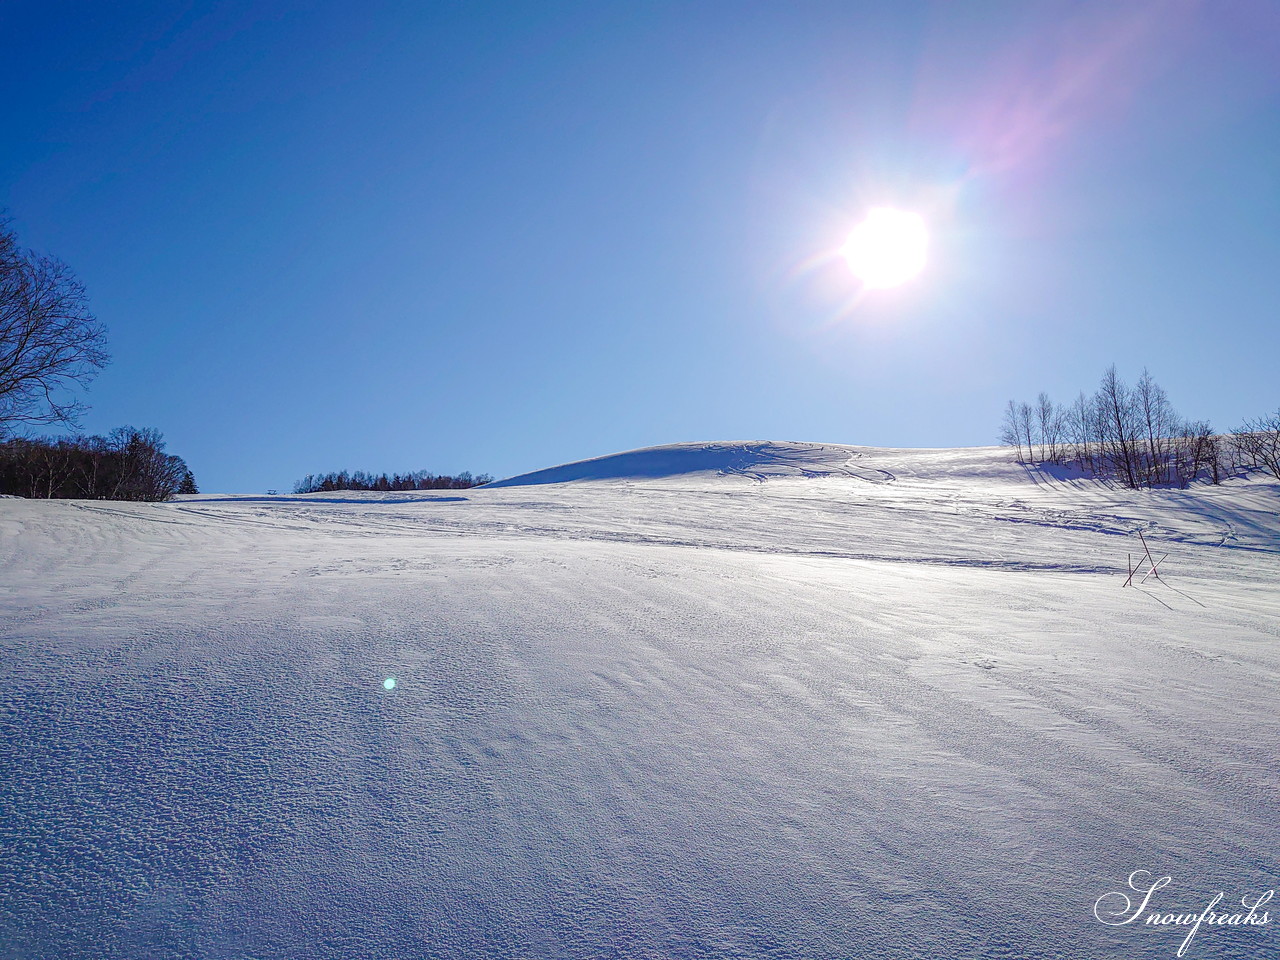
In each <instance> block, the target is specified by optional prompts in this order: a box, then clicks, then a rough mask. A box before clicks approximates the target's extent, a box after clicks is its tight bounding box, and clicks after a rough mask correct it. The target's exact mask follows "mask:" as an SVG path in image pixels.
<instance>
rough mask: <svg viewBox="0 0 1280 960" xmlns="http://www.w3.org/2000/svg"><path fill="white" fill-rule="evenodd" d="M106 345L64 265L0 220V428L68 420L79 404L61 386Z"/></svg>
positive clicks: (79, 382) (87, 371)
mask: <svg viewBox="0 0 1280 960" xmlns="http://www.w3.org/2000/svg"><path fill="white" fill-rule="evenodd" d="M105 345H106V335H105V331H104V330H103V328H102V325H101V324H99V323H98V321H97V320H96V319H95V318H94V316H93V314H92V313H90V312H89V308H88V299H87V297H86V296H85V291H84V287H83V286H82V285H81V283H80V282H79V281H78V280H77V279H76V278H75V276H74V274H72V272H71V270H70V269H69V268H68V267H67V266H66V265H65V264H63V263H61V262H60V261H58V260H55V259H53V258H52V257H46V256H41V255H38V254H34V253H31V252H30V251H27V250H23V249H22V248H21V247H19V246H18V241H17V237H16V235H15V234H14V232H13V230H12V229H11V228H10V227H9V224H8V221H6V220H0V435H3V434H4V433H5V432H6V430H7V428H11V426H12V425H13V424H17V423H58V422H63V423H67V422H74V420H75V417H76V415H77V414H78V413H79V411H80V410H81V409H82V405H81V404H80V403H78V402H76V401H75V400H74V399H72V398H71V397H70V396H69V395H68V390H69V389H70V388H72V387H74V386H84V385H85V384H87V383H88V382H89V381H90V380H92V379H93V377H94V376H95V375H96V374H97V372H98V370H99V369H101V368H102V367H103V366H105V365H106V363H107V360H108V357H107V352H106V349H105Z"/></svg>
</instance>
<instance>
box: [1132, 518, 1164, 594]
mask: <svg viewBox="0 0 1280 960" xmlns="http://www.w3.org/2000/svg"><path fill="white" fill-rule="evenodd" d="M1138 539H1139V540H1141V541H1142V549H1143V552H1144V555H1143V556H1141V557H1139V558H1138V565H1137V566H1136V567H1135V566H1134V565H1133V554H1132V553H1131V554H1129V579H1128V580H1126V581H1125V582H1124V585H1125V586H1126V587H1127V586H1129V585H1130V584H1132V583H1133V578H1134V577H1136V576H1137V575H1138V574H1139V573H1141V572H1142V569H1143V567H1146V566H1150V568H1151V569H1149V570H1148V571H1147V575H1146V576H1145V577H1143V578H1142V579H1141V580H1139V581H1138V584H1139V586H1141V585H1142V584H1144V583H1146V582H1147V580H1149V579H1150V578H1151V577H1155V578H1156V579H1157V580H1159V579H1160V573H1159V570H1158V568H1159V566H1160V564H1162V563H1164V561H1165V559H1166V558H1167V557H1168V556H1169V555H1168V554H1167V553H1166V554H1165V555H1164V556H1163V557H1161V558H1160V559H1159V560H1153V559H1152V558H1151V548H1150V547H1149V546H1147V538H1146V537H1144V536H1143V535H1142V531H1141V530H1139V531H1138ZM1162 582H1163V581H1162Z"/></svg>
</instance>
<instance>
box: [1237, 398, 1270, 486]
mask: <svg viewBox="0 0 1280 960" xmlns="http://www.w3.org/2000/svg"><path fill="white" fill-rule="evenodd" d="M1233 439H1234V440H1235V445H1236V448H1237V449H1238V450H1239V452H1240V455H1241V459H1242V460H1243V461H1244V463H1245V465H1246V466H1250V467H1255V468H1261V469H1263V470H1269V471H1270V472H1271V474H1272V476H1274V477H1276V478H1277V479H1280V410H1277V411H1276V412H1275V413H1269V414H1267V415H1266V416H1262V417H1258V418H1257V419H1255V420H1246V421H1245V422H1244V423H1242V424H1241V425H1240V426H1238V427H1236V430H1235V437H1234V438H1233Z"/></svg>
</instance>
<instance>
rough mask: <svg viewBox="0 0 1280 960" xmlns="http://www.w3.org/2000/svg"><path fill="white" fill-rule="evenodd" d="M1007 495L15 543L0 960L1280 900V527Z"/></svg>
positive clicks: (388, 519)
mask: <svg viewBox="0 0 1280 960" xmlns="http://www.w3.org/2000/svg"><path fill="white" fill-rule="evenodd" d="M1005 458H1006V454H1004V453H1003V452H1000V451H994V450H990V449H986V450H957V451H943V450H940V451H905V450H874V449H871V448H848V447H840V446H837V445H808V444H780V443H744V444H688V445H679V446H676V447H670V448H656V449H655V450H654V451H637V452H633V453H631V454H627V455H622V456H621V457H619V458H601V459H599V460H596V461H586V462H584V464H574V465H567V466H566V467H563V468H553V469H552V470H551V471H540V472H539V473H538V474H533V475H530V476H531V478H532V479H530V480H528V481H527V482H525V481H524V480H522V479H521V478H514V479H513V480H512V481H507V482H505V483H504V484H499V485H495V486H494V487H492V488H479V489H473V490H467V491H461V492H458V493H457V495H452V494H450V495H449V496H444V495H442V496H435V495H416V494H415V495H400V494H391V495H369V494H352V495H350V496H346V495H341V496H337V495H316V496H311V497H296V498H290V497H274V498H262V497H256V498H255V497H245V498H218V497H190V498H184V499H182V500H179V501H176V502H173V503H168V504H118V503H112V504H106V503H92V502H42V501H23V500H16V499H5V500H3V501H0V564H3V568H4V571H5V575H4V580H3V597H4V602H3V605H2V606H0V643H2V644H3V654H4V655H3V658H0V677H2V678H3V686H2V687H0V689H2V690H3V710H2V711H0V725H2V726H3V744H4V747H3V760H4V763H3V771H2V773H3V775H2V777H0V957H6V958H7V957H14V958H19V957H21V958H27V957H33V958H35V957H38V958H44V957H65V958H81V957H84V958H91V957H92V958H116V957H119V958H136V957H192V958H197V957H198V958H257V960H266V958H272V960H274V958H294V957H298V958H302V957H306V958H347V957H361V958H374V960H380V958H417V957H450V958H452V957H457V958H465V957H566V958H579V957H581V958H587V957H655V958H658V957H770V958H783V957H794V958H819V957H822V958H828V957H845V958H863V957H865V958H899V957H901V958H907V957H912V958H914V957H997V958H1020V957H1025V958H1051V960H1054V958H1060V960H1066V958H1084V957H1089V958H1092V957H1116V958H1120V957H1123V958H1156V957H1161V958H1163V957H1172V956H1174V954H1175V951H1176V950H1177V947H1178V945H1179V944H1180V942H1181V940H1182V937H1183V936H1185V930H1184V929H1179V928H1151V927H1141V926H1139V925H1136V924H1135V925H1133V926H1129V927H1119V928H1108V927H1105V926H1103V925H1101V924H1099V923H1098V922H1097V921H1096V920H1094V918H1093V916H1092V913H1091V910H1092V908H1093V904H1094V901H1095V900H1096V899H1097V898H1098V897H1100V896H1101V895H1102V894H1104V893H1107V892H1109V891H1112V890H1119V889H1123V888H1124V880H1125V878H1126V877H1127V876H1128V875H1129V874H1130V873H1131V872H1132V871H1134V870H1138V869H1147V870H1151V871H1153V872H1154V873H1155V874H1156V875H1162V874H1169V875H1171V876H1172V877H1173V878H1174V883H1173V885H1172V886H1171V887H1170V888H1169V889H1168V890H1167V891H1166V892H1165V893H1164V894H1163V896H1164V900H1165V902H1164V905H1163V906H1164V909H1167V910H1176V911H1177V912H1199V910H1200V909H1202V908H1203V907H1204V905H1205V904H1207V903H1208V901H1209V899H1210V898H1211V897H1212V896H1213V894H1214V893H1216V892H1217V891H1219V890H1223V891H1224V892H1226V894H1227V898H1228V899H1227V903H1226V904H1224V908H1225V907H1226V906H1227V905H1229V904H1231V903H1233V902H1238V897H1239V896H1241V895H1243V894H1245V893H1256V892H1261V891H1263V890H1266V889H1271V888H1276V887H1280V877H1278V876H1277V873H1278V872H1280V870H1278V868H1277V861H1276V850H1277V841H1278V840H1280V817H1278V816H1277V813H1278V810H1277V799H1276V798H1277V795H1278V793H1277V788H1278V787H1280V765H1278V764H1277V749H1276V743H1277V738H1278V736H1280V718H1278V717H1277V713H1276V703H1277V696H1276V693H1277V684H1278V681H1280V657H1278V656H1277V643H1278V642H1280V589H1278V587H1277V584H1280V517H1278V514H1280V485H1277V484H1276V483H1274V482H1267V481H1264V480H1261V479H1257V478H1255V479H1251V480H1232V481H1230V482H1228V483H1226V484H1224V485H1223V486H1221V487H1217V488H1211V487H1196V488H1194V489H1192V490H1188V491H1151V492H1138V493H1134V492H1126V491H1121V490H1117V489H1113V488H1110V487H1108V486H1106V485H1103V484H1097V483H1091V482H1087V481H1069V480H1068V481H1062V480H1055V479H1053V478H1051V477H1047V476H1045V475H1042V474H1040V473H1038V472H1031V473H1029V472H1028V471H1026V470H1024V469H1023V468H1020V467H1015V466H1014V465H1012V464H1009V463H1007V462H1006V459H1005ZM565 480H568V481H569V482H564V481H565ZM1137 531H1141V532H1142V533H1143V534H1144V536H1146V537H1147V539H1148V541H1149V542H1150V543H1151V545H1152V550H1153V551H1156V552H1157V555H1159V554H1160V553H1164V552H1166V551H1167V552H1169V553H1170V557H1169V559H1168V560H1167V561H1166V562H1165V564H1163V565H1162V567H1161V570H1162V573H1163V574H1164V577H1165V582H1156V581H1148V582H1147V584H1145V585H1143V586H1141V587H1139V588H1137V589H1121V586H1120V585H1121V583H1122V582H1123V580H1124V575H1125V573H1126V569H1127V559H1126V554H1127V553H1134V554H1136V553H1137V552H1138V551H1140V549H1141V547H1140V545H1139V543H1138V540H1137V537H1136V536H1135V535H1134V534H1135V533H1136V532H1137ZM388 676H394V677H396V678H397V686H396V688H395V689H394V690H392V691H386V690H384V689H383V687H382V680H383V678H385V677H388ZM1277 926H1280V922H1278V923H1274V924H1272V925H1269V926H1265V927H1258V928H1254V929H1246V928H1222V929H1207V928H1206V929H1202V930H1201V931H1200V932H1199V933H1198V935H1197V938H1196V940H1195V942H1194V943H1193V945H1192V947H1191V949H1190V950H1189V952H1188V956H1190V957H1212V958H1237V957H1239V958H1244V957H1263V956H1277V955H1280V949H1278V948H1280V935H1278V934H1277V933H1276V927H1277Z"/></svg>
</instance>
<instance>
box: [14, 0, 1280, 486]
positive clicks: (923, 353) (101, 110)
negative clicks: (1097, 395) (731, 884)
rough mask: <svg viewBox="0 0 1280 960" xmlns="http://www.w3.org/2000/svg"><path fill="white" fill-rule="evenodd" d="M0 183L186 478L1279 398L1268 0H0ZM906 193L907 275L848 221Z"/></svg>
mask: <svg viewBox="0 0 1280 960" xmlns="http://www.w3.org/2000/svg"><path fill="white" fill-rule="evenodd" d="M0 36H3V38H4V48H5V56H4V57H3V58H0V83H2V84H3V89H4V92H5V96H4V97H3V98H2V101H0V131H2V135H0V205H2V206H6V207H8V208H9V211H10V213H11V215H12V216H13V218H14V225H15V227H16V228H17V230H18V232H19V234H20V236H21V238H22V239H23V241H24V242H25V243H26V244H28V245H29V246H32V247H34V248H36V249H39V250H43V251H47V252H51V253H54V254H56V255H57V256H59V257H61V258H62V259H64V260H66V261H67V262H68V263H69V264H70V265H71V266H72V267H73V269H74V270H75V271H76V272H77V274H78V275H79V276H80V278H81V279H82V280H83V281H84V282H85V283H86V285H87V286H88V288H89V292H90V296H91V298H92V303H93V306H94V309H95V311H96V313H97V314H98V316H99V317H100V319H102V320H103V321H104V322H105V323H106V324H107V326H108V327H109V331H110V344H111V349H112V352H113V355H114V358H115V359H114V362H113V363H112V365H111V366H110V367H109V368H108V369H107V370H106V371H105V372H104V373H103V374H102V376H101V377H99V379H98V380H97V382H96V383H95V384H94V386H93V388H92V389H91V391H90V393H89V394H88V396H87V398H86V399H87V400H88V402H89V403H90V404H91V405H92V411H91V413H90V414H89V415H88V416H87V417H86V418H85V420H84V424H83V425H84V427H85V429H87V430H89V431H93V432H102V431H106V430H108V429H110V428H111V427H113V426H116V425H119V424H123V423H132V424H135V425H139V426H154V427H158V428H159V429H160V430H162V431H163V432H164V434H165V436H166V437H167V439H168V441H169V447H170V450H171V451H173V452H176V453H179V454H181V455H182V456H184V457H185V458H186V459H187V461H188V462H189V463H190V464H191V466H192V467H193V469H194V470H195V473H196V476H197V479H198V480H199V482H200V484H201V487H202V489H204V490H206V491H214V490H216V491H228V492H230V491H244V492H252V491H260V490H263V489H266V488H268V487H277V488H281V489H284V488H287V487H289V486H290V485H291V484H292V483H293V481H294V480H296V479H297V478H298V477H300V476H302V475H303V474H305V473H308V472H312V471H323V470H328V469H336V468H341V467H347V468H352V469H355V468H363V469H373V470H383V469H386V470H397V469H400V470H407V469H430V470H435V471H438V472H454V471H458V470H463V469H471V470H473V471H476V472H480V471H487V472H490V473H494V474H497V475H508V474H512V473H517V472H522V471H525V470H532V469H537V468H540V467H545V466H549V465H551V464H554V463H558V462H563V461H567V460H573V459H579V458H582V457H589V456H595V455H600V454H604V453H609V452H613V451H617V450H622V449H627V448H631V447H637V446H644V445H648V444H656V443H666V442H673V441H678V440H713V439H755V438H761V439H763V438H771V439H799V440H823V441H831V442H844V443H862V444H873V445H882V446H959V445H971V444H987V443H992V442H994V438H995V435H996V432H997V428H998V424H999V419H1000V413H1001V407H1002V405H1003V403H1004V401H1005V400H1006V399H1008V398H1010V397H1015V398H1019V399H1021V398H1028V399H1029V398H1031V397H1033V396H1034V395H1035V394H1036V393H1037V392H1038V391H1039V390H1041V389H1045V390H1048V391H1049V392H1050V393H1051V394H1053V395H1055V396H1056V397H1058V398H1060V399H1070V398H1071V397H1072V396H1074V394H1075V393H1076V391H1077V390H1079V389H1082V388H1083V389H1086V390H1091V389H1092V388H1093V387H1094V386H1095V385H1096V383H1097V380H1098V378H1099V375H1100V374H1101V372H1102V370H1103V368H1104V367H1105V366H1106V365H1108V364H1109V363H1112V362H1115V363H1117V364H1118V365H1119V367H1120V370H1121V373H1122V374H1124V375H1126V376H1127V377H1129V378H1130V379H1132V378H1135V377H1136V376H1137V374H1138V373H1139V372H1140V371H1141V369H1142V367H1143V366H1144V365H1145V366H1147V367H1149V368H1150V369H1151V371H1152V373H1153V374H1154V375H1155V376H1156V378H1157V379H1158V380H1159V381H1160V382H1161V383H1162V384H1163V385H1164V386H1165V387H1166V389H1167V390H1168V391H1169V393H1170V396H1171V398H1172V400H1173V401H1174V404H1175V406H1176V407H1177V408H1178V409H1179V410H1180V411H1181V412H1182V413H1183V414H1184V415H1188V416H1193V417H1197V418H1199V417H1205V418H1208V419H1210V420H1211V421H1212V422H1213V423H1214V424H1215V425H1216V426H1218V427H1220V428H1226V427H1230V426H1231V425H1233V424H1234V423H1236V422H1238V421H1239V420H1240V419H1241V418H1242V417H1244V416H1251V415H1256V414H1259V413H1262V412H1264V411H1266V410H1268V409H1274V408H1275V407H1276V406H1277V404H1278V403H1280V376H1278V375H1277V372H1276V370H1277V364H1276V358H1277V356H1280V323H1278V322H1277V321H1278V320H1280V311H1277V304H1280V5H1277V4H1275V3H1271V2H1258V3H1248V2H1214V3H1202V4H1200V3H1180V2H1177V0H1161V2H1158V3H1140V2H1133V3H1112V2H1108V3H1100V4H1089V3H1068V4H1054V3H1022V2H1014V3H981V2H965V3H953V2H947V3H905V2H887V3H867V4H859V3H832V4H825V3H756V4H753V3H683V4H664V3H653V2H646V3H583V4H567V3H554V2H537V3H527V4H524V3H490V4H485V3H467V4H461V3H405V4H394V3H372V4H363V3H349V2H344V3H309V4H293V3H284V2H272V3H234V2H232V3H218V4H182V3H154V4H138V3H111V4H103V3H59V2H50V0H42V2H38V3H37V2H14V0H9V2H7V3H4V4H3V5H0ZM885 203H888V204H895V205H899V206H904V207H907V208H909V209H913V210H916V211H918V212H920V213H921V214H923V215H924V216H925V217H926V219H927V220H928V221H929V223H930V227H931V230H932V234H933V238H932V248H931V251H930V263H929V266H928V268H927V270H926V272H925V274H924V275H922V276H921V277H920V278H919V279H918V280H917V281H916V282H915V283H913V284H911V285H909V286H907V287H903V288H899V289H896V290H892V291H878V292H876V293H875V294H874V295H866V296H860V295H859V291H858V289H857V284H856V282H855V281H854V280H853V279H852V277H851V276H850V274H849V271H848V270H847V268H846V267H845V266H844V265H843V264H842V263H840V262H839V261H838V260H836V259H834V258H832V257H831V256H830V254H831V252H832V251H833V250H835V249H837V248H838V247H839V246H840V245H841V243H842V242H843V240H844V237H845V235H846V234H847V233H848V231H849V229H850V228H851V227H852V225H853V224H854V223H855V222H856V221H857V219H858V218H859V217H860V216H861V214H862V213H863V212H864V211H865V209H866V208H867V207H868V206H870V205H875V204H885Z"/></svg>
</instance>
